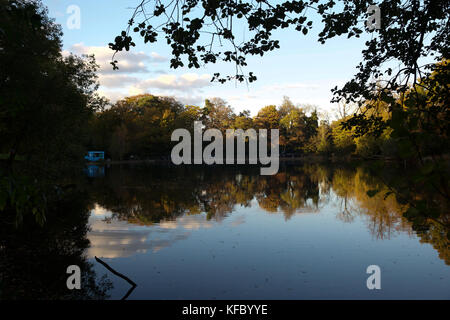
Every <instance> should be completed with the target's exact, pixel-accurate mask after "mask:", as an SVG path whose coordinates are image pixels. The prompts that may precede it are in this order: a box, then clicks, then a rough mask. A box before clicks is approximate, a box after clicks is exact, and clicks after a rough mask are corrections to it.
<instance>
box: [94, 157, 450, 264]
mask: <svg viewBox="0 0 450 320" xmlns="http://www.w3.org/2000/svg"><path fill="white" fill-rule="evenodd" d="M373 189H378V190H381V191H386V192H387V191H388V187H387V186H386V185H384V184H383V183H382V182H381V181H380V179H379V178H376V177H374V176H372V175H370V174H369V172H368V170H366V169H364V168H363V167H358V168H354V167H347V168H346V167H332V166H324V165H316V164H307V165H303V166H285V167H284V168H282V170H281V171H280V173H279V174H277V175H276V176H260V175H259V171H258V168H252V167H244V168H242V167H240V168H233V167H232V168H223V167H221V168H220V169H219V168H197V167H161V166H158V167H145V166H138V167H133V168H130V167H126V166H121V167H114V168H113V169H112V170H110V171H109V172H108V174H107V175H106V177H104V178H103V179H96V180H94V181H93V182H92V185H91V190H92V193H93V201H95V202H96V203H97V207H96V208H95V209H94V210H93V215H92V217H91V227H92V232H91V233H90V237H89V238H90V240H91V243H92V246H91V249H90V250H89V252H90V255H91V256H92V255H99V256H104V257H110V258H113V257H118V256H121V257H124V256H130V255H132V254H133V253H143V252H147V251H148V250H150V251H153V252H155V251H158V250H161V249H162V248H164V247H167V246H170V245H171V243H173V242H175V241H179V240H183V239H185V238H187V237H188V236H189V234H190V232H191V231H192V230H194V229H198V228H211V227H212V226H213V224H214V223H217V222H220V221H222V220H223V219H224V218H226V217H227V216H229V215H230V214H231V213H232V212H234V211H235V210H236V209H237V208H251V207H255V208H257V209H259V210H262V211H263V212H266V213H271V214H281V215H283V217H284V219H285V220H286V221H287V220H289V219H291V218H292V216H294V215H299V214H305V213H312V214H319V213H320V212H321V210H322V209H323V208H324V207H327V206H332V207H333V208H334V209H333V211H334V212H335V218H337V219H338V220H340V221H343V222H345V223H352V222H353V221H354V220H355V219H361V220H363V221H364V222H365V225H366V227H367V230H368V231H369V232H370V234H371V235H372V237H373V238H374V239H390V238H392V237H395V236H396V235H398V234H400V233H403V234H408V235H411V236H412V235H413V234H414V231H413V228H412V223H411V222H409V221H408V220H407V219H406V218H404V217H403V212H405V210H406V209H407V205H406V204H401V203H399V202H398V201H397V200H396V196H395V195H394V194H388V195H386V192H379V193H378V194H377V195H375V196H373V197H369V196H368V195H367V192H368V191H369V190H373ZM105 212H107V214H106V215H105ZM239 219H241V220H238V221H234V222H233V223H235V224H242V223H244V219H245V218H244V217H239ZM447 221H448V215H442V216H441V217H440V218H439V219H437V220H436V221H432V220H430V221H428V226H429V228H428V229H422V230H416V232H417V233H418V235H419V237H420V239H421V241H422V242H427V243H431V244H432V245H433V246H434V248H435V249H436V250H437V251H438V252H439V256H440V258H441V259H443V260H444V261H445V263H446V264H450V257H449V246H448V239H447V229H446V228H445V224H447V225H448V222H447ZM138 226H140V228H139V227H138ZM145 226H153V227H152V228H146V227H145ZM317 231H318V232H320V230H317Z"/></svg>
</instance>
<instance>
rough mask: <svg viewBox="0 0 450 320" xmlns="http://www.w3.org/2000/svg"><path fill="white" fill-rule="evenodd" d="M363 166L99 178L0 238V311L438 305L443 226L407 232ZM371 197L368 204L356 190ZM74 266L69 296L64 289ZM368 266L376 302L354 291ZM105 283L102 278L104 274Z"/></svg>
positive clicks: (445, 256) (180, 170)
mask: <svg viewBox="0 0 450 320" xmlns="http://www.w3.org/2000/svg"><path fill="white" fill-rule="evenodd" d="M402 174H404V173H399V172H395V171H389V172H379V173H378V174H377V175H374V174H371V173H370V170H368V169H367V168H365V167H352V166H336V165H329V164H328V165H318V164H305V165H298V164H297V165H292V166H290V165H283V166H282V167H281V168H280V172H279V174H277V175H275V176H260V175H259V168H255V167H195V166H193V167H174V166H164V165H159V166H111V167H110V168H106V170H105V172H104V174H100V175H95V177H92V176H90V177H86V179H85V180H83V182H82V183H79V185H80V186H81V187H82V188H81V190H78V191H76V192H71V193H70V194H69V195H70V196H66V197H65V198H64V201H62V202H61V203H60V206H59V207H58V208H51V210H50V212H49V215H48V219H47V223H46V225H45V226H44V228H36V227H35V226H29V227H28V226H26V225H25V226H24V227H23V228H22V229H21V230H19V231H17V230H16V229H15V228H14V226H12V225H6V224H2V225H0V228H1V229H0V298H2V299H23V298H27V299H36V298H41V299H106V298H109V297H111V298H113V299H116V298H117V299H120V298H122V297H123V295H124V293H125V292H127V291H128V290H129V284H128V283H126V282H124V281H121V279H117V277H114V276H112V275H111V274H110V273H109V272H108V271H107V270H106V269H105V268H104V267H103V266H101V265H99V263H97V262H96V261H95V259H94V257H95V256H97V257H99V258H102V259H104V261H105V262H106V263H108V264H109V265H110V266H111V267H112V268H114V269H116V270H117V271H119V272H121V273H123V274H125V275H126V276H128V277H130V278H131V279H132V280H133V281H135V282H136V283H137V285H138V287H137V288H136V290H134V291H133V293H131V295H130V298H132V299H133V298H138V299H214V298H221V299H255V298H256V299H258V298H259V299H283V298H284V299H303V298H305V299H307V298H315V299H317V298H319V299H320V298H385V299H390V298H402V299H407V298H450V296H449V291H448V280H449V278H450V268H448V265H449V264H450V250H449V240H448V225H449V215H448V210H447V208H446V207H445V206H446V205H447V204H446V202H445V201H441V202H439V198H437V196H436V195H430V194H419V193H415V194H414V196H415V197H418V198H423V199H430V201H434V202H435V203H442V213H441V214H440V215H439V216H435V217H432V218H425V217H415V218H414V219H407V218H405V217H404V215H403V213H404V212H405V210H406V209H407V207H408V206H407V204H406V203H405V201H399V200H398V199H397V196H396V194H394V193H391V194H387V193H386V192H387V191H389V190H390V189H389V187H388V186H387V184H385V183H384V182H383V181H385V180H384V178H385V177H386V176H389V177H400V178H402ZM374 189H377V190H380V192H379V193H377V194H376V195H375V196H373V197H369V196H368V194H367V192H368V191H369V190H374ZM73 264H75V265H79V266H80V267H81V269H82V272H83V278H82V281H83V285H82V290H81V291H70V290H68V289H67V287H66V279H67V274H66V268H67V266H69V265H73ZM370 264H378V265H380V266H381V268H382V270H383V290H381V291H380V292H373V291H368V290H367V288H366V286H365V281H366V278H367V275H366V273H365V270H366V268H367V266H368V265H370ZM107 274H108V276H107V277H106V275H107Z"/></svg>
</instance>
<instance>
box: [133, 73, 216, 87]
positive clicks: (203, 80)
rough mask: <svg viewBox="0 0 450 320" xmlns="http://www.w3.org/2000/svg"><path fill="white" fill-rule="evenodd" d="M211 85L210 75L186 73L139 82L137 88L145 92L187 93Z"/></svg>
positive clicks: (165, 75) (164, 75)
mask: <svg viewBox="0 0 450 320" xmlns="http://www.w3.org/2000/svg"><path fill="white" fill-rule="evenodd" d="M210 84H211V76H210V75H208V74H202V75H199V74H196V73H185V74H182V75H180V76H176V75H174V74H163V75H160V76H158V77H156V78H153V79H147V80H144V81H141V82H139V83H138V84H137V85H136V87H137V88H140V89H143V90H151V89H163V90H177V91H187V90H191V89H199V88H204V87H207V86H209V85H210Z"/></svg>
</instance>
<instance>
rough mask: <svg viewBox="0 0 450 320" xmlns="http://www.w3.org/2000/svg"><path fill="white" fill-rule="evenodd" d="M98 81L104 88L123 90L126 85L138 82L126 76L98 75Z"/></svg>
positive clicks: (136, 79) (137, 79) (134, 78)
mask: <svg viewBox="0 0 450 320" xmlns="http://www.w3.org/2000/svg"><path fill="white" fill-rule="evenodd" d="M98 80H99V82H100V84H101V85H102V86H103V87H106V88H123V87H124V86H126V85H128V84H135V83H137V82H139V78H136V77H131V76H129V75H126V74H100V75H99V78H98Z"/></svg>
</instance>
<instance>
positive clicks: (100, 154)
mask: <svg viewBox="0 0 450 320" xmlns="http://www.w3.org/2000/svg"><path fill="white" fill-rule="evenodd" d="M84 159H86V160H87V161H91V162H96V161H102V160H105V152H104V151H88V152H87V156H85V157H84Z"/></svg>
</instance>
